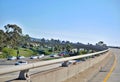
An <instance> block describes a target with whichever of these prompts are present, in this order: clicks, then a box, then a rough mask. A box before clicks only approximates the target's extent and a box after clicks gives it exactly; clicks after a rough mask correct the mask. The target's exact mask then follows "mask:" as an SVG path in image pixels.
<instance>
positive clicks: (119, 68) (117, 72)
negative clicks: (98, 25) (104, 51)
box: [107, 49, 120, 82]
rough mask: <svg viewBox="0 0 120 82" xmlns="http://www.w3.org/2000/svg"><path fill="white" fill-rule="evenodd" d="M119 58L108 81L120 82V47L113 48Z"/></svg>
mask: <svg viewBox="0 0 120 82" xmlns="http://www.w3.org/2000/svg"><path fill="white" fill-rule="evenodd" d="M111 50H112V51H113V53H114V54H115V56H116V58H117V64H116V67H115V69H114V71H113V72H112V74H111V75H110V77H109V79H108V81H107V82H120V49H111Z"/></svg>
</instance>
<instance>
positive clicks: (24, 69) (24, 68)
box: [0, 49, 109, 80]
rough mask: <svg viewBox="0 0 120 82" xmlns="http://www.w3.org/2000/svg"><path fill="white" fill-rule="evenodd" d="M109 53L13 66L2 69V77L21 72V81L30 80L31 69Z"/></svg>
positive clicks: (0, 73) (0, 70)
mask: <svg viewBox="0 0 120 82" xmlns="http://www.w3.org/2000/svg"><path fill="white" fill-rule="evenodd" d="M108 51H109V49H107V50H104V51H99V52H95V53H90V54H84V55H79V56H72V57H66V58H60V59H54V60H48V61H40V62H36V63H30V64H26V65H19V66H12V67H9V68H1V69H0V75H2V74H8V73H13V72H17V71H20V74H19V77H18V78H19V79H24V80H25V79H30V76H29V70H30V69H33V68H37V67H40V66H45V65H49V64H54V63H58V62H66V61H69V60H73V59H79V58H86V57H93V56H98V55H100V54H104V53H106V52H108Z"/></svg>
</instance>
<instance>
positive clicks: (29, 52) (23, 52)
mask: <svg viewBox="0 0 120 82" xmlns="http://www.w3.org/2000/svg"><path fill="white" fill-rule="evenodd" d="M2 52H3V53H2V54H0V58H7V57H8V56H17V50H15V49H11V48H7V47H5V48H3V49H2ZM18 55H19V56H25V57H29V56H31V55H36V52H34V51H32V50H30V49H26V48H19V54H18Z"/></svg>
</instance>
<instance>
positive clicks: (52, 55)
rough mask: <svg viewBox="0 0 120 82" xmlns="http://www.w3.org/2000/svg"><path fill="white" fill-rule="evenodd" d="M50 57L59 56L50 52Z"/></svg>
mask: <svg viewBox="0 0 120 82" xmlns="http://www.w3.org/2000/svg"><path fill="white" fill-rule="evenodd" d="M50 57H59V56H58V55H57V54H51V55H50Z"/></svg>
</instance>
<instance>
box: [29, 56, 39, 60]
mask: <svg viewBox="0 0 120 82" xmlns="http://www.w3.org/2000/svg"><path fill="white" fill-rule="evenodd" d="M37 58H38V56H31V57H30V59H37Z"/></svg>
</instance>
